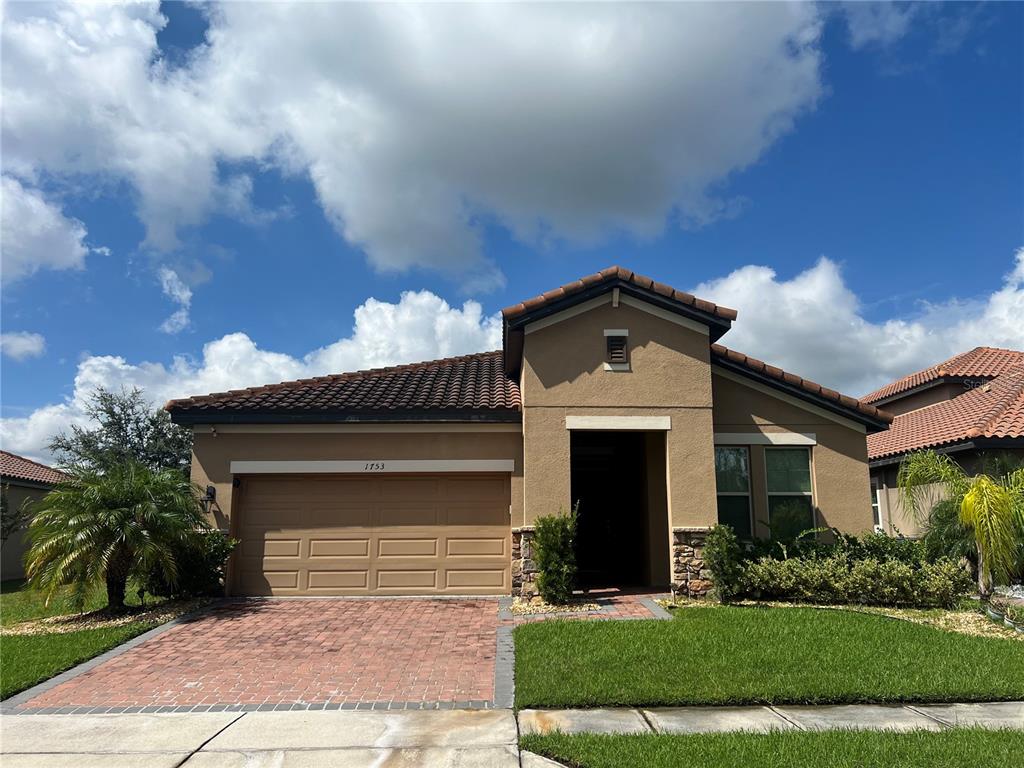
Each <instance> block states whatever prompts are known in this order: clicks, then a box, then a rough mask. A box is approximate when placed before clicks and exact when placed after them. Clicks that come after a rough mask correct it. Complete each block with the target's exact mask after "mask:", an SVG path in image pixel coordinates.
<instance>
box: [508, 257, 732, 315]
mask: <svg viewBox="0 0 1024 768" xmlns="http://www.w3.org/2000/svg"><path fill="white" fill-rule="evenodd" d="M612 280H622V281H623V282H626V283H630V284H632V285H635V286H637V287H638V288H642V289H644V290H646V291H651V292H653V293H656V294H658V295H659V296H663V297H664V298H666V299H668V300H670V301H673V302H676V303H678V304H682V305H685V306H687V307H692V308H693V309H697V310H700V311H701V312H705V313H707V314H709V315H714V316H715V317H719V318H721V319H723V320H730V321H731V320H735V319H736V310H735V309H729V308H728V307H721V306H719V305H718V304H715V303H714V302H711V301H705V300H704V299H698V298H697V297H696V296H694V295H693V294H692V293H686V291H677V290H676V289H675V288H673V287H672V286H670V285H665V284H664V283H659V282H657V281H655V280H652V279H651V278H649V277H644V276H643V275H638V274H637V273H636V272H633V271H632V270H629V269H626V268H625V267H618V266H615V267H608V268H607V269H602V270H601V271H600V272H595V273H594V274H592V275H587V276H586V277H581V278H580V279H579V280H576V281H574V282H571V283H566V284H565V285H563V286H560V287H559V288H555V289H553V290H550V291H547V292H546V293H542V294H541V295H540V296H535V297H533V298H532V299H527V300H526V301H521V302H519V303H518V304H513V305H512V306H511V307H505V309H503V310H501V314H502V316H503V317H504V318H505V320H514V319H515V318H517V317H519V316H520V315H523V314H526V313H527V312H532V311H534V310H536V309H540V308H541V307H544V306H546V305H548V304H551V303H552V302H556V301H559V300H561V299H565V298H568V297H570V296H572V295H573V294H577V293H580V292H581V291H585V290H586V289H588V288H593V287H595V286H598V285H600V284H601V283H604V282H610V281H612Z"/></svg>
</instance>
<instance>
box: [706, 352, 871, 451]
mask: <svg viewBox="0 0 1024 768" xmlns="http://www.w3.org/2000/svg"><path fill="white" fill-rule="evenodd" d="M713 363H714V365H718V366H721V367H722V368H725V369H727V370H729V371H732V372H733V373H736V374H738V375H740V376H746V377H747V378H749V379H752V380H754V381H756V382H758V383H759V384H763V385H765V386H766V387H772V388H773V389H777V390H779V391H780V392H785V393H786V394H787V395H790V396H792V397H795V398H798V399H800V400H803V401H804V402H807V403H811V404H812V405H816V406H818V407H819V408H824V409H825V410H827V411H830V412H832V413H834V414H836V415H837V416H842V417H844V418H847V419H850V420H851V421H855V422H857V423H859V424H863V425H864V426H865V427H867V431H868V434H872V433H874V432H883V431H885V430H887V429H888V428H889V424H890V422H888V421H886V420H885V419H881V418H876V417H874V416H870V415H869V414H866V413H864V412H863V411H861V410H858V409H856V408H848V407H847V406H845V405H843V404H842V403H837V402H835V401H834V400H830V399H829V398H827V397H821V396H819V395H815V394H814V393H813V392H809V391H808V390H806V389H804V388H803V387H798V386H794V385H792V384H789V383H787V382H785V381H780V380H779V379H776V378H775V377H773V376H768V375H766V374H763V373H759V372H757V371H755V370H752V369H751V368H748V367H747V366H745V365H742V364H740V363H737V362H736V361H735V360H730V359H729V358H727V357H715V358H714V360H713Z"/></svg>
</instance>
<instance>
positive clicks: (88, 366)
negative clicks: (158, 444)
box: [0, 291, 501, 459]
mask: <svg viewBox="0 0 1024 768" xmlns="http://www.w3.org/2000/svg"><path fill="white" fill-rule="evenodd" d="M500 346H501V322H500V318H499V317H498V316H497V315H492V316H489V317H485V316H484V315H483V311H482V309H481V306H480V304H478V303H477V302H475V301H467V302H466V303H465V304H463V305H462V307H461V308H459V307H452V306H450V305H449V304H448V303H447V302H445V301H444V300H443V299H441V298H440V297H438V296H436V295H434V294H433V293H430V292H429V291H418V292H417V291H408V292H405V293H403V294H402V296H401V299H400V300H399V301H398V302H397V303H388V302H384V301H378V300H377V299H368V300H367V301H366V302H364V303H363V304H362V305H361V306H359V307H358V308H357V309H356V310H355V325H354V328H353V331H352V334H351V335H350V336H348V337H347V338H344V339H339V340H338V341H336V342H335V343H333V344H330V345H328V346H325V347H322V348H319V349H316V350H313V351H311V352H310V353H309V354H307V355H305V356H303V357H301V358H298V357H293V356H291V355H286V354H282V353H279V352H272V351H269V350H265V349H260V348H259V347H258V346H257V345H256V343H255V342H254V341H253V340H252V339H250V338H249V337H248V336H247V335H246V334H244V333H232V334H228V335H227V336H223V337H221V338H219V339H216V340H214V341H211V342H209V343H207V344H206V345H205V346H204V347H203V353H202V356H201V358H199V359H197V360H196V359H191V358H189V357H185V356H178V357H175V358H174V360H173V361H172V362H171V363H170V364H168V365H164V364H162V363H157V362H137V363H135V362H129V361H128V360H126V359H125V358H123V357H120V356H117V355H89V356H87V357H86V358H84V359H83V360H82V361H81V362H80V363H79V365H78V370H77V373H76V375H75V381H74V388H73V392H72V394H71V396H70V397H68V398H67V400H65V401H64V402H61V403H54V404H51V405H47V406H45V407H42V408H39V409H37V410H35V411H34V412H33V413H31V414H30V415H29V416H27V417H25V418H13V419H4V420H3V422H2V423H0V442H2V444H3V445H4V448H5V449H6V450H11V451H14V452H16V453H20V454H23V455H28V456H36V457H41V458H44V459H46V458H49V457H48V452H47V449H46V446H47V444H48V443H49V441H50V440H51V439H52V438H53V436H54V435H56V434H57V433H58V432H60V431H62V430H67V429H68V428H69V427H70V426H71V425H72V424H85V423H86V418H85V404H86V402H87V400H88V397H89V394H90V393H91V392H94V391H95V390H96V389H97V388H98V387H106V388H107V389H115V390H116V389H118V388H120V387H127V388H131V387H139V388H140V389H142V390H143V391H144V392H145V393H146V395H147V396H148V397H149V399H150V400H151V401H152V402H153V403H154V404H158V405H162V404H163V403H164V402H165V401H167V400H169V399H171V398H175V397H184V396H187V395H194V394H200V393H207V392H221V391H224V390H227V389H236V388H238V387H246V386H257V385H260V384H266V383H268V382H276V381H285V380H289V379H297V378H304V377H308V376H319V375H323V374H326V373H337V372H338V371H350V370H358V369H361V368H375V367H380V366H384V365H392V364H398V363H408V362H412V361H416V360H425V359H432V358H438V357H448V356H451V355H459V354H467V353H471V352H480V351H483V350H488V349H497V348H499V347H500Z"/></svg>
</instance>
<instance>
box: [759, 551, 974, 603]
mask: <svg viewBox="0 0 1024 768" xmlns="http://www.w3.org/2000/svg"><path fill="white" fill-rule="evenodd" d="M971 585H972V582H971V578H970V574H968V573H967V571H966V570H964V568H963V567H962V566H961V565H960V564H959V563H957V562H955V561H953V560H950V559H942V560H937V561H936V562H934V563H927V562H920V563H918V564H917V565H916V566H915V565H912V564H910V563H907V562H903V561H902V560H896V559H892V560H879V559H876V558H861V559H851V558H850V557H849V556H848V555H847V554H845V553H837V554H835V555H833V556H832V557H806V558H805V557H795V558H788V559H786V560H775V559H772V558H767V557H762V558H761V559H759V560H756V561H754V562H751V563H748V564H747V565H746V567H745V568H744V573H743V578H742V589H743V591H744V592H745V593H746V594H748V595H750V596H753V597H757V598H760V599H769V600H784V601H801V602H812V603H852V604H857V605H892V606H919V607H933V606H940V607H951V606H952V605H954V604H955V603H956V601H957V600H958V599H959V598H960V597H962V596H963V595H965V594H967V592H968V591H969V590H970V589H971Z"/></svg>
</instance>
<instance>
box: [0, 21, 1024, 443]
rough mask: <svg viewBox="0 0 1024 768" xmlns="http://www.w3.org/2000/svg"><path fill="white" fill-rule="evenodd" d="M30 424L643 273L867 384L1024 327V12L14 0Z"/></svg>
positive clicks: (8, 337) (15, 166) (10, 98)
mask: <svg viewBox="0 0 1024 768" xmlns="http://www.w3.org/2000/svg"><path fill="white" fill-rule="evenodd" d="M2 13H3V24H2V48H0V64H2V75H3V77H2V89H3V90H2V100H3V101H2V103H3V117H2V142H3V150H4V151H3V157H2V172H3V177H2V182H3V186H2V193H3V197H2V231H0V238H2V239H0V250H2V264H0V270H2V271H0V291H2V317H0V320H2V326H3V328H2V336H0V353H2V366H3V368H2V409H3V422H2V426H0V440H2V442H3V445H4V448H5V449H8V450H13V451H15V452H19V453H24V454H27V455H29V456H34V457H39V458H43V459H46V458H47V451H46V445H47V442H48V441H49V439H50V438H51V437H52V436H53V435H54V434H55V433H56V432H57V431H59V430H61V429H66V428H67V426H68V425H69V424H72V423H80V422H81V421H82V420H83V418H84V417H83V404H84V402H85V400H86V399H87V397H88V395H89V393H90V392H92V391H94V390H95V388H96V387H99V386H105V387H113V388H117V387H121V386H139V387H142V388H143V389H144V390H145V391H146V393H147V395H148V396H149V397H150V398H151V399H152V400H153V401H154V402H162V401H164V400H166V399H168V398H170V397H176V396H183V395H188V394H197V393H205V392H211V391H217V390H223V389H228V388H233V387H240V386H249V385H257V384H263V383H267V382H272V381H280V380H284V379H289V378H296V377H301V376H307V375H318V374H323V373H328V372H337V371H343V370H351V369H358V368H367V367H374V366H380V365H387V364H393V363H402V362H412V361H415V360H422V359H431V358H436V357H442V356H446V355H452V354H461V353H466V352H472V351H479V350H482V349H492V348H497V347H498V346H500V337H501V327H500V322H499V319H498V316H497V313H498V312H499V311H500V308H501V307H503V306H506V305H509V304H512V303H515V302H517V301H519V300H521V299H523V298H526V297H529V296H532V295H535V294H537V293H540V292H542V291H544V290H547V289H549V288H551V287H554V286H557V285H559V284H561V283H564V282H568V281H570V280H572V279H574V278H576V277H579V276H581V275H584V274H589V273H591V272H594V271H596V270H598V269H600V268H603V267H605V266H608V265H610V264H614V263H621V264H623V265H625V266H628V267H630V268H632V269H635V270H637V271H638V272H641V273H643V274H647V275H650V276H652V277H655V278H657V279H659V280H660V281H662V282H665V283H669V284H671V285H674V286H676V287H679V288H682V289H686V290H691V291H693V292H695V293H697V295H699V296H702V297H704V298H708V299H711V300H714V301H717V302H720V303H722V304H726V305H728V306H732V307H734V308H736V309H738V310H739V319H738V321H737V322H736V323H735V324H734V327H733V330H732V331H730V332H729V334H728V335H727V336H726V337H725V338H724V339H723V343H726V344H728V345H729V346H732V347H735V348H737V349H740V350H742V351H744V352H747V353H749V354H751V355H755V356H757V357H760V358H762V359H766V360H768V361H770V362H772V363H774V364H776V365H779V366H781V367H783V368H786V369H788V370H793V371H795V372H797V373H799V374H801V375H804V376H806V377H808V378H812V379H815V380H817V381H820V382H821V383H823V384H826V385H829V386H832V387H835V388H839V389H841V390H843V391H846V392H849V393H850V394H854V395H857V394H862V393H864V392H866V391H868V390H870V389H873V388H874V387H876V386H878V385H880V384H882V383H884V382H885V381H888V380H890V379H892V378H895V377H897V376H900V375H902V374H905V373H907V372H909V371H912V370H915V369H918V368H922V367H925V366H927V365H929V364H932V363H934V362H937V361H938V360H941V359H943V358H945V357H948V356H950V355H951V354H954V353H955V352H958V351H962V350H963V349H965V348H969V347H972V346H975V345H978V344H990V345H996V346H1009V347H1016V348H1024V319H1022V318H1024V251H1022V250H1021V249H1022V247H1024V214H1022V211H1024V167H1022V165H1021V163H1020V162H1019V160H1020V157H1021V149H1022V147H1021V136H1022V135H1024V99H1022V96H1021V94H1022V93H1024V75H1022V73H1024V58H1022V49H1024V46H1022V42H1024V39H1022V37H1024V34H1022V29H1024V6H1021V5H1019V4H990V5H976V4H958V3H943V4H935V3H923V4H911V3H899V4H888V3H884V4H883V3H860V2H856V3H839V4H827V5H824V4H822V5H816V4H812V3H802V4H781V3H780V4H769V3H749V4H740V3H736V4H726V3H716V4H699V3H681V4H668V3H664V4H650V5H647V4H633V3H622V4H612V3H605V4H596V5H587V4H551V5H542V4H521V5H514V4H508V5H496V4H489V5H479V6H477V5H469V4H450V5H434V6H430V5H399V4H378V5H362V4H356V3H318V4H312V3H300V4H284V3H280V4H277V3H260V4H253V3H226V4H205V5H197V4H182V3H162V4H161V3H158V2H150V3H119V4H102V3H89V4H85V3H67V4H60V3H55V4H51V3H38V2H5V3H4V4H3V10H2Z"/></svg>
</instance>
